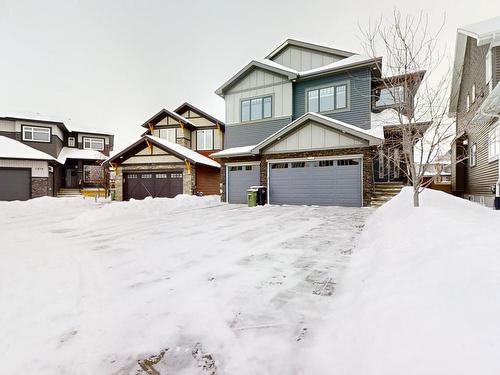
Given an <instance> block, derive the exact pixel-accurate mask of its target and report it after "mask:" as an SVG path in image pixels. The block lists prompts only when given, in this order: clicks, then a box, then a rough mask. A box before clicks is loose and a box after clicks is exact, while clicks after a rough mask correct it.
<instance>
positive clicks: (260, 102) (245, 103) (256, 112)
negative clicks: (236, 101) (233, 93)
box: [240, 96, 273, 122]
mask: <svg viewBox="0 0 500 375" xmlns="http://www.w3.org/2000/svg"><path fill="white" fill-rule="evenodd" d="M240 110H241V122H245V121H257V120H262V119H265V118H271V117H272V116H273V98H272V96H263V97H260V98H253V99H245V100H242V101H241V107H240Z"/></svg>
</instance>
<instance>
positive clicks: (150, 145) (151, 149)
mask: <svg viewBox="0 0 500 375" xmlns="http://www.w3.org/2000/svg"><path fill="white" fill-rule="evenodd" d="M146 144H147V145H148V148H149V153H150V154H151V155H153V144H152V143H151V142H149V140H147V139H146Z"/></svg>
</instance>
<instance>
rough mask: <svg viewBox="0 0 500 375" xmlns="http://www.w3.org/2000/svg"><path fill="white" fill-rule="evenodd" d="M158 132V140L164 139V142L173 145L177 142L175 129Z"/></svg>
mask: <svg viewBox="0 0 500 375" xmlns="http://www.w3.org/2000/svg"><path fill="white" fill-rule="evenodd" d="M159 131H160V134H159V135H160V138H161V139H164V140H166V141H169V142H172V143H175V142H176V141H177V134H176V132H177V129H175V128H171V129H159Z"/></svg>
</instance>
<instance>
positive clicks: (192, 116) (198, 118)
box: [179, 109, 216, 126]
mask: <svg viewBox="0 0 500 375" xmlns="http://www.w3.org/2000/svg"><path fill="white" fill-rule="evenodd" d="M179 114H180V115H181V116H182V117H184V118H185V119H188V120H189V121H191V122H192V123H193V124H195V125H196V126H215V125H216V123H215V122H214V121H211V120H209V119H207V118H206V117H205V116H203V115H202V114H200V113H198V112H196V111H194V110H192V109H188V110H186V111H184V112H183V113H179Z"/></svg>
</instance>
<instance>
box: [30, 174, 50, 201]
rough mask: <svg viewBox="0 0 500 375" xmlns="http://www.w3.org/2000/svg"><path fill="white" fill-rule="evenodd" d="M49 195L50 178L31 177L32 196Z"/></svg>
mask: <svg viewBox="0 0 500 375" xmlns="http://www.w3.org/2000/svg"><path fill="white" fill-rule="evenodd" d="M47 195H49V179H48V178H47V177H32V178H31V198H39V197H45V196H47Z"/></svg>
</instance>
